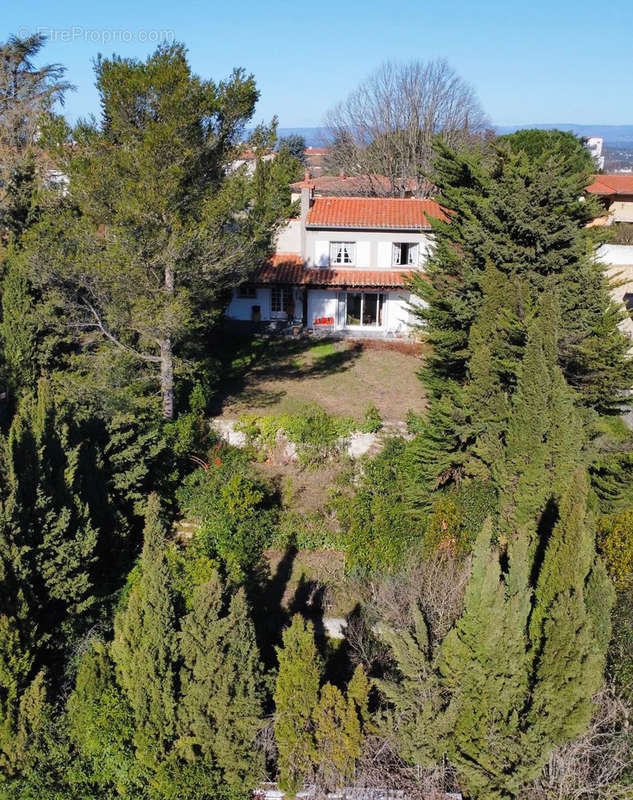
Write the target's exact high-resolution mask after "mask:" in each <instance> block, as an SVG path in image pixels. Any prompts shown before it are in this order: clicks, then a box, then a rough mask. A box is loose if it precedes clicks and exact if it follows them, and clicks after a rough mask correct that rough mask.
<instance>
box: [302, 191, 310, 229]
mask: <svg viewBox="0 0 633 800" xmlns="http://www.w3.org/2000/svg"><path fill="white" fill-rule="evenodd" d="M311 205H312V189H310V188H309V187H308V186H304V187H302V189H301V221H302V222H305V221H306V217H307V216H308V211H309V210H310V206H311Z"/></svg>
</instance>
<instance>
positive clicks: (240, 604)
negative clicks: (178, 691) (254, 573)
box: [179, 574, 263, 791]
mask: <svg viewBox="0 0 633 800" xmlns="http://www.w3.org/2000/svg"><path fill="white" fill-rule="evenodd" d="M222 595H223V591H222V586H221V584H220V581H219V578H218V576H217V574H216V575H214V576H213V577H212V578H211V579H210V580H209V581H207V582H206V583H203V584H201V585H200V586H198V587H197V588H196V590H195V592H194V598H193V607H192V609H191V611H190V613H189V614H188V615H187V616H186V617H185V618H184V619H183V621H182V632H181V634H180V647H181V652H182V660H183V667H182V671H181V685H182V696H181V701H180V709H179V714H180V720H181V732H182V733H181V738H180V740H179V745H180V747H181V748H183V751H184V753H185V754H186V757H187V758H188V759H189V760H190V761H193V760H195V759H196V758H200V757H201V758H202V759H203V761H204V762H206V763H207V764H208V765H209V767H210V768H211V769H214V770H217V771H218V772H219V774H220V776H221V781H222V784H223V785H225V786H227V787H229V788H230V789H232V790H235V791H237V790H239V789H241V788H243V787H244V786H248V785H255V783H256V781H257V779H258V778H260V777H261V775H262V774H263V764H262V759H261V755H260V754H258V752H257V750H256V748H255V737H256V734H257V731H258V730H259V728H260V726H261V724H262V716H263V684H262V680H263V679H262V671H261V664H260V659H259V652H258V649H257V645H256V641H255V631H254V627H253V623H252V621H251V618H250V614H249V609H248V604H247V602H246V599H245V597H244V593H243V591H240V592H238V593H237V594H236V595H235V596H234V597H233V598H232V599H231V602H230V605H229V608H228V612H227V610H226V609H225V608H224V601H223V596H222Z"/></svg>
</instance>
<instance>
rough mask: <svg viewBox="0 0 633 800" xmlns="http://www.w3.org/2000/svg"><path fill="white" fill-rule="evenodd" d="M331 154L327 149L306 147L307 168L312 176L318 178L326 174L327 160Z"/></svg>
mask: <svg viewBox="0 0 633 800" xmlns="http://www.w3.org/2000/svg"><path fill="white" fill-rule="evenodd" d="M329 152H330V150H329V148H327V147H306V149H305V150H304V156H305V162H306V167H307V168H308V170H309V172H310V175H314V176H315V177H318V176H319V175H323V173H324V172H325V160H326V158H327V156H328V153H329Z"/></svg>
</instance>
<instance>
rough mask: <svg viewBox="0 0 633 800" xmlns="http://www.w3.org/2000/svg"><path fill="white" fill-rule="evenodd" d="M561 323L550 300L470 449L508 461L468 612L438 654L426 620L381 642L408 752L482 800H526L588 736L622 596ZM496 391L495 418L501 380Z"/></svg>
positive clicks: (537, 312)
mask: <svg viewBox="0 0 633 800" xmlns="http://www.w3.org/2000/svg"><path fill="white" fill-rule="evenodd" d="M557 322H558V315H557V309H556V304H555V302H552V299H551V298H544V299H542V300H540V301H539V302H538V304H537V307H536V308H535V309H534V314H533V316H532V318H531V320H530V321H529V322H528V324H527V333H526V336H527V342H526V345H525V347H524V348H523V357H522V359H521V361H519V362H518V363H517V364H516V368H515V370H514V371H515V375H516V388H515V391H514V392H513V395H512V398H511V400H510V403H509V405H508V407H507V410H506V409H505V408H504V407H503V405H500V406H498V408H501V409H503V411H502V413H501V414H500V415H499V416H495V414H491V416H490V420H491V425H490V426H489V428H488V431H487V434H488V435H489V437H491V436H492V435H493V434H494V435H495V436H496V443H495V445H494V447H492V448H490V447H489V446H487V447H486V448H481V447H480V448H476V447H474V448H472V451H471V452H472V454H473V456H474V457H480V456H482V455H485V454H486V453H491V452H492V453H495V452H496V453H498V456H497V458H496V463H495V462H493V461H490V460H483V459H482V461H483V463H484V465H485V466H486V467H487V468H488V470H489V474H490V475H491V479H492V480H493V481H494V483H495V485H496V488H497V496H498V501H497V503H496V508H494V507H493V508H491V509H490V512H491V513H490V516H489V518H488V520H487V522H486V523H485V525H484V526H483V527H482V529H481V531H480V533H479V536H478V538H477V541H476V544H475V548H474V553H473V565H472V572H471V576H470V580H469V583H468V586H467V590H466V594H465V598H464V610H463V613H462V615H461V616H460V618H459V619H458V621H457V623H456V625H455V626H454V628H453V629H452V630H451V631H450V632H449V633H448V635H447V636H446V637H445V638H444V639H443V640H442V641H441V642H440V643H439V644H438V645H437V646H436V647H435V649H434V650H431V648H430V647H429V643H428V635H427V631H426V626H425V623H424V620H423V619H422V616H421V614H420V613H419V612H416V615H415V621H416V626H415V633H414V634H411V633H406V632H405V633H398V634H395V633H393V632H387V633H386V634H385V638H386V639H387V641H388V642H389V644H390V645H391V648H392V651H393V654H394V657H395V660H396V663H397V666H398V670H399V672H400V675H401V680H400V681H398V682H396V683H395V684H393V683H387V684H386V685H384V686H383V688H384V690H385V694H386V696H387V698H388V699H389V701H390V703H391V705H392V707H393V710H392V712H391V714H390V715H389V721H390V723H391V726H392V729H393V730H394V731H395V733H396V736H397V737H398V741H399V747H400V752H401V753H402V755H403V756H404V757H405V758H407V759H408V760H409V761H412V762H413V763H418V764H422V765H424V766H427V765H429V764H431V763H433V761H434V760H437V759H439V758H441V757H442V755H443V754H444V753H448V755H449V758H450V761H451V762H452V763H453V764H454V765H455V767H456V768H457V770H458V773H459V774H460V775H461V778H462V780H463V781H464V784H465V785H466V787H467V789H468V792H469V793H470V794H471V795H472V796H473V797H475V798H477V797H482V798H483V797H485V798H505V797H507V798H509V797H516V796H517V794H518V792H519V790H520V788H521V787H522V786H523V785H524V784H525V783H526V782H527V781H530V780H532V779H534V778H535V777H536V776H537V775H538V773H539V771H540V770H541V769H542V766H543V765H544V764H545V763H546V761H547V759H548V758H549V755H550V753H551V752H552V750H553V749H554V748H555V747H557V746H559V745H561V744H563V743H566V742H569V741H572V740H573V739H574V738H576V737H577V736H578V735H579V734H580V733H582V731H583V730H584V729H585V727H586V726H587V724H588V722H589V718H590V715H591V711H592V696H593V694H594V693H595V692H596V690H597V689H598V688H599V686H600V683H601V680H602V672H603V668H604V661H605V655H606V650H607V646H608V642H609V638H610V623H609V616H610V609H611V606H612V604H613V590H612V588H611V586H610V584H609V581H608V578H607V575H606V570H605V568H604V566H603V565H602V563H601V562H600V560H599V559H598V558H597V556H596V549H595V531H594V521H593V506H594V505H595V499H594V498H593V497H592V494H591V491H590V488H589V484H588V478H587V471H586V465H585V462H586V460H587V459H588V455H587V453H586V431H585V430H584V428H583V425H582V417H581V415H580V413H579V411H578V409H577V408H576V402H577V399H578V398H577V394H576V393H575V391H574V390H573V389H572V388H570V387H569V385H568V384H567V382H566V381H565V379H564V376H563V373H562V370H561V368H560V366H559V364H558V356H559V349H558V347H557V337H558V334H559V329H558V327H557ZM477 325H478V322H476V323H475V325H474V326H473V330H475V329H476V326H477ZM480 385H481V384H480ZM487 385H488V386H489V387H490V391H489V392H488V394H487V395H486V403H487V405H488V407H490V408H494V407H495V401H494V392H495V391H496V392H499V393H503V392H504V389H503V388H502V382H501V381H500V380H492V381H489V382H488V384H487ZM499 423H500V427H496V428H495V424H497V425H498V424H499ZM474 441H475V442H477V439H476V438H475V440H474ZM487 444H488V445H489V442H488V443H487Z"/></svg>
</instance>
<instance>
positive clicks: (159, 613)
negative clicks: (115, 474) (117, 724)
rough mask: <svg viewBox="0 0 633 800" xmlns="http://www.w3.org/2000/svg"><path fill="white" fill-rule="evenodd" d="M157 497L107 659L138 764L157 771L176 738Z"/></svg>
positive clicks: (173, 637) (171, 625)
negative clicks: (128, 715) (128, 716)
mask: <svg viewBox="0 0 633 800" xmlns="http://www.w3.org/2000/svg"><path fill="white" fill-rule="evenodd" d="M164 536H165V529H164V525H163V522H162V520H161V515H160V503H159V499H158V497H157V496H156V495H150V497H149V499H148V503H147V512H146V516H145V532H144V541H143V551H142V553H141V559H140V563H139V575H138V578H137V580H136V581H135V582H134V583H133V585H132V588H131V590H130V594H129V597H128V600H127V604H126V606H125V608H124V609H123V610H121V611H120V612H119V614H118V615H117V616H116V618H115V621H114V641H113V643H112V655H113V658H114V661H115V664H116V670H117V676H118V680H119V682H120V684H121V686H122V687H123V689H124V691H125V694H126V696H127V701H128V703H129V704H130V707H131V709H132V714H133V717H134V728H135V730H134V745H135V748H136V755H137V758H138V759H139V761H140V762H141V763H142V764H143V765H145V766H146V767H149V768H150V769H153V770H158V769H159V768H160V767H161V765H162V764H163V762H164V761H165V760H166V758H167V756H168V755H169V754H170V753H171V751H172V747H173V743H174V739H175V736H176V708H177V694H176V689H177V687H176V678H177V671H178V647H177V645H178V642H177V616H176V605H175V603H176V598H175V596H174V591H173V589H172V586H171V576H170V573H169V566H168V563H167V556H166V553H165V544H164Z"/></svg>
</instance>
